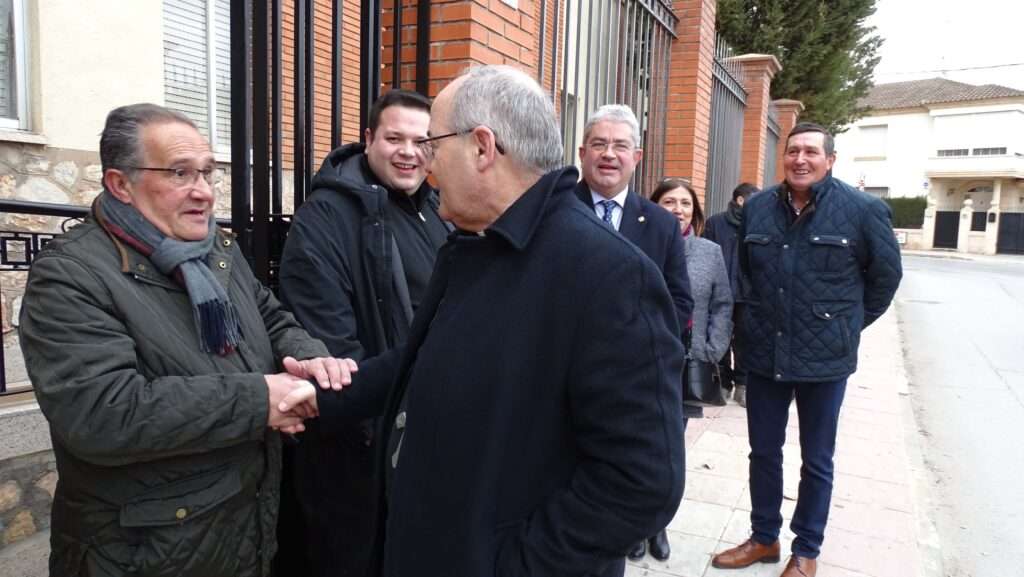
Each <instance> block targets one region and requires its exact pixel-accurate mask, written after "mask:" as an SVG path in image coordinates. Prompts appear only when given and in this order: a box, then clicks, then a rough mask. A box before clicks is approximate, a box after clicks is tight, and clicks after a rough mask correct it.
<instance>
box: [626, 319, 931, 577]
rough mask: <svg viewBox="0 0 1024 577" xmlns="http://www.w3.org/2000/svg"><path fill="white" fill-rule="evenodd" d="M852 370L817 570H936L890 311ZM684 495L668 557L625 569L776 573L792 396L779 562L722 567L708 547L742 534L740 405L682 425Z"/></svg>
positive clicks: (792, 446)
mask: <svg viewBox="0 0 1024 577" xmlns="http://www.w3.org/2000/svg"><path fill="white" fill-rule="evenodd" d="M859 367H860V368H859V370H858V371H857V373H856V374H855V375H853V376H852V377H851V378H850V380H849V383H848V385H847V389H846V399H845V402H844V404H843V409H842V413H841V416H840V425H839V438H838V441H837V444H836V457H835V466H836V474H835V489H834V491H833V498H832V508H831V511H830V514H829V523H828V528H827V530H826V533H825V543H824V545H823V547H822V553H821V557H820V558H819V559H818V561H819V563H818V575H819V577H864V576H870V577H923V576H931V575H936V574H938V571H939V569H938V561H937V559H938V556H937V555H935V553H934V551H935V549H936V548H935V546H934V545H932V544H933V543H934V542H935V539H934V536H933V535H934V534H933V530H932V529H931V525H930V523H929V522H928V521H927V519H925V518H924V516H923V515H921V512H920V511H919V507H918V506H917V503H918V502H920V499H918V498H917V497H916V495H918V494H919V492H920V489H919V487H923V486H924V483H923V479H924V478H925V477H924V474H923V465H922V462H921V457H920V452H919V449H918V446H917V428H916V426H915V425H914V423H913V413H912V412H911V410H910V403H909V397H908V391H907V378H906V374H905V371H904V365H903V348H902V341H901V338H900V334H899V329H898V326H897V312H896V311H895V310H894V309H890V310H889V312H888V313H887V314H886V315H885V316H884V317H882V318H881V319H879V320H878V321H877V322H876V323H875V324H873V325H872V326H871V327H870V328H869V329H867V330H866V331H865V332H864V334H863V337H862V340H861V348H860V360H859ZM686 449H687V453H686V494H685V496H684V499H683V503H682V505H680V507H679V512H678V513H676V517H675V519H673V520H672V523H671V524H669V527H668V529H669V531H668V534H669V541H670V542H671V545H672V556H671V558H670V559H669V561H668V562H666V563H660V562H658V561H655V560H654V559H653V558H652V557H650V556H649V555H648V556H647V557H645V558H644V559H643V560H642V561H640V562H639V563H629V564H628V565H627V569H626V575H627V576H640V575H649V576H653V577H657V576H670V575H671V576H681V577H702V576H709V577H710V576H730V577H767V576H773V577H774V576H778V575H779V574H780V573H781V572H782V570H783V568H784V567H785V563H786V561H787V560H788V557H789V546H790V542H791V541H792V539H793V533H792V532H791V531H790V530H789V521H790V519H791V518H792V515H793V509H794V508H795V507H796V496H797V484H798V482H799V480H800V445H799V428H798V423H797V414H796V405H795V404H794V405H792V406H791V408H790V419H789V428H788V431H787V434H786V445H785V447H784V448H783V454H784V466H783V468H784V478H785V490H784V500H783V505H782V512H783V517H784V518H785V522H784V524H783V529H782V550H783V558H782V561H781V562H779V563H777V564H756V565H754V566H751V567H748V568H746V569H740V570H731V571H724V570H719V569H714V568H712V567H711V556H712V555H713V554H714V553H716V552H719V551H723V550H725V549H727V548H729V547H731V546H733V545H736V544H739V543H741V542H743V541H744V540H746V539H747V537H748V536H749V534H750V494H749V492H748V484H747V479H748V477H747V464H748V460H747V454H748V453H749V450H750V449H749V445H748V441H747V423H746V411H745V410H744V409H743V408H742V407H739V406H737V405H735V404H732V402H731V401H730V404H729V405H728V406H726V407H722V408H716V409H711V410H705V418H704V419H691V420H690V423H689V428H688V430H687V434H686Z"/></svg>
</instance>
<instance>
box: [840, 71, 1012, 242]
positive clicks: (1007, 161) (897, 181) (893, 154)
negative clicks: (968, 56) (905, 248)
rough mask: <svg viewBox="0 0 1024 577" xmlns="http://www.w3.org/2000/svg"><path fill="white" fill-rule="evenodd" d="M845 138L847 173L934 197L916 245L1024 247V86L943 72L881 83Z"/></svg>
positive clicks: (843, 171) (887, 194) (894, 191)
mask: <svg viewBox="0 0 1024 577" xmlns="http://www.w3.org/2000/svg"><path fill="white" fill-rule="evenodd" d="M864 104H865V105H866V106H868V107H869V108H870V109H871V111H870V112H869V113H868V114H867V115H866V116H864V117H863V118H861V119H860V120H859V121H857V122H856V123H855V124H854V125H853V126H852V127H850V129H849V130H848V131H846V132H845V133H843V134H840V135H839V136H837V137H836V151H837V160H836V164H835V167H834V171H833V172H834V174H835V176H837V177H838V178H840V179H842V180H844V181H846V182H849V183H851V184H854V185H857V186H859V187H861V188H862V189H863V190H865V191H867V192H870V193H872V194H875V195H877V196H880V197H884V198H901V197H915V196H926V197H927V199H928V201H927V202H928V204H927V209H926V211H925V218H924V224H923V227H922V229H921V231H920V233H919V235H917V234H915V238H914V242H913V244H914V245H916V246H914V248H924V249H932V248H944V249H955V250H957V251H960V252H972V253H981V254H996V253H1009V254H1024V92H1022V91H1019V90H1015V89H1012V88H1007V87H1003V86H996V85H984V86H974V85H970V84H963V83H959V82H953V81H950V80H945V79H940V78H933V79H929V80H917V81H911V82H899V83H893V84H880V85H877V86H875V87H874V88H873V89H872V92H871V94H870V95H869V96H868V97H867V98H866V99H865V101H864Z"/></svg>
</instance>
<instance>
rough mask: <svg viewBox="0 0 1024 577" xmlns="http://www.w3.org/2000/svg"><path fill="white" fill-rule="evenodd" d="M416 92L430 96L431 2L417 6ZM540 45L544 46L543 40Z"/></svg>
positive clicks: (426, 0) (420, 0) (420, 3)
mask: <svg viewBox="0 0 1024 577" xmlns="http://www.w3.org/2000/svg"><path fill="white" fill-rule="evenodd" d="M416 10H417V13H416V92H419V93H420V94H422V95H423V96H429V94H430V0H419V2H418V3H417V4H416ZM540 45H541V46H542V47H543V46H544V40H543V39H541V42H540ZM542 57H543V54H542Z"/></svg>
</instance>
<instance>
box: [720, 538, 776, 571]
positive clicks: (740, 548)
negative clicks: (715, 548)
mask: <svg viewBox="0 0 1024 577" xmlns="http://www.w3.org/2000/svg"><path fill="white" fill-rule="evenodd" d="M779 559H780V557H779V542H778V541H775V542H774V543H772V544H771V545H762V544H760V543H758V542H757V541H754V540H753V539H747V540H746V542H744V543H743V544H742V545H737V546H736V547H733V548H732V549H727V550H725V551H722V552H721V553H719V554H718V555H715V557H714V558H713V559H711V566H712V567H715V568H716V569H742V568H744V567H749V566H751V565H753V564H754V563H778V562H779Z"/></svg>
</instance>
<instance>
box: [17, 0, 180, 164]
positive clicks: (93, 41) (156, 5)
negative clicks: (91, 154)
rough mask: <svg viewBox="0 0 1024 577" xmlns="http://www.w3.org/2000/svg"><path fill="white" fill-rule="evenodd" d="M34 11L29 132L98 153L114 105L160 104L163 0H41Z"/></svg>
mask: <svg viewBox="0 0 1024 577" xmlns="http://www.w3.org/2000/svg"><path fill="white" fill-rule="evenodd" d="M33 16H34V18H33V19H34V26H33V25H30V28H31V34H32V38H31V42H33V43H34V44H35V47H36V50H35V51H34V53H35V54H36V55H37V62H35V63H34V64H33V66H32V69H33V71H34V73H35V74H36V75H37V76H36V79H35V84H36V91H35V94H36V95H37V97H36V98H35V99H34V103H33V106H37V107H38V110H35V111H34V114H33V117H34V118H36V119H37V121H36V124H37V125H36V126H33V127H32V130H33V131H34V132H38V133H41V134H42V135H43V136H45V137H46V138H47V140H48V143H49V145H50V146H52V147H56V148H68V149H76V150H96V149H97V148H98V147H99V134H100V131H101V130H102V129H103V121H104V119H105V118H106V115H107V112H109V111H110V109H112V108H114V107H116V106H120V105H122V104H129V103H132V102H141V101H146V102H155V103H157V104H162V103H163V99H164V89H163V3H162V2H161V1H160V0H117V1H109V2H82V1H81V0H38V1H37V3H36V6H35V10H34V14H33V15H30V17H33Z"/></svg>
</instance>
